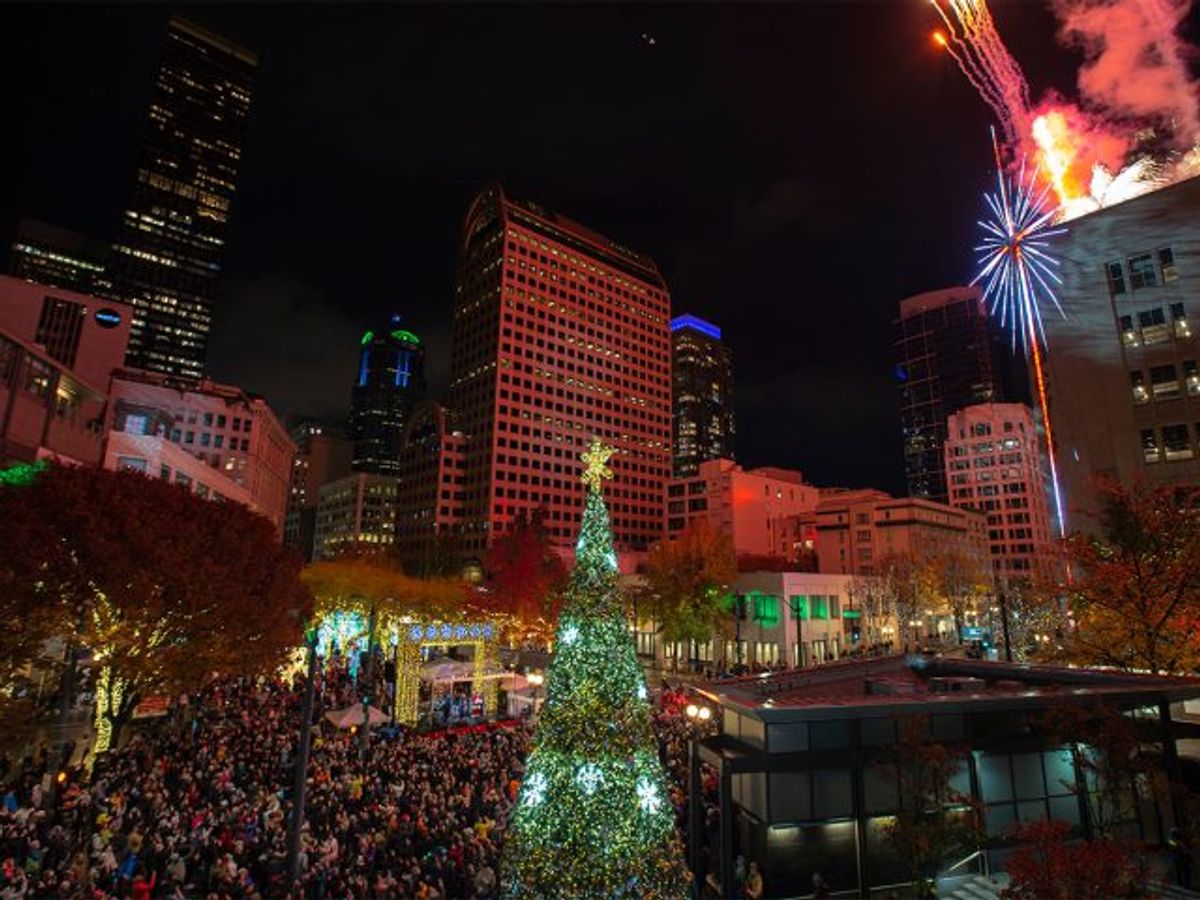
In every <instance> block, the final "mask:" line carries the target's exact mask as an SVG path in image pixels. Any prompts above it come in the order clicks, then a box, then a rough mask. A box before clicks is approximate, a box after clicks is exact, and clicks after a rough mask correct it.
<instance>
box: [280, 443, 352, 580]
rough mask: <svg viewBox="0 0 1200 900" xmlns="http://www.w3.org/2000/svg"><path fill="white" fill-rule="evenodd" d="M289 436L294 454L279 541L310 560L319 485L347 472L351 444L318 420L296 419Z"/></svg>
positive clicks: (318, 499) (348, 471)
mask: <svg viewBox="0 0 1200 900" xmlns="http://www.w3.org/2000/svg"><path fill="white" fill-rule="evenodd" d="M291 436H292V441H293V442H295V444H296V455H295V457H294V458H293V459H292V477H291V484H290V486H289V489H288V505H287V516H286V518H285V519H284V522H283V542H284V543H285V544H287V545H288V546H289V547H294V548H296V550H298V551H299V552H300V555H301V556H303V557H304V559H305V560H311V559H312V558H313V542H314V538H315V535H316V524H317V504H318V502H319V501H320V497H321V488H322V487H323V486H325V485H326V484H329V482H331V481H336V480H337V479H339V478H343V477H345V476H346V475H349V474H350V458H351V453H352V451H353V445H352V444H351V443H350V442H349V441H348V440H347V439H346V438H345V436H344V435H342V434H341V433H340V432H339V431H337V429H335V428H333V427H331V426H329V425H325V424H322V423H320V422H298V423H297V424H295V425H294V426H293V427H292V430H291Z"/></svg>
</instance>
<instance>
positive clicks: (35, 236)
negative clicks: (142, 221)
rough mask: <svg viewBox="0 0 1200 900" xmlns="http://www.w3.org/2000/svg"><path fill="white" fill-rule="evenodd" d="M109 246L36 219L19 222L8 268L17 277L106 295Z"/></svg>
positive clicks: (110, 287)
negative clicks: (106, 266)
mask: <svg viewBox="0 0 1200 900" xmlns="http://www.w3.org/2000/svg"><path fill="white" fill-rule="evenodd" d="M108 253H109V247H108V245H107V244H106V243H104V242H103V241H99V240H96V239H94V238H90V237H87V236H86V235H82V234H78V233H76V232H74V231H68V230H67V229H66V228H59V227H58V226H57V225H48V224H46V223H45V222H38V221H35V220H34V219H22V220H21V221H20V222H18V223H17V237H16V240H14V241H13V245H12V255H11V256H10V257H9V266H8V271H9V273H10V274H12V275H15V276H16V277H17V278H24V279H25V280H26V281H36V282H37V283H38V284H47V285H53V286H54V287H61V288H66V289H67V290H70V291H77V292H79V293H80V294H91V295H93V296H99V297H107V296H109V295H110V294H111V293H112V283H111V282H110V281H109V280H108V279H107V278H106V277H105V274H104V269H105V265H106V262H107V260H108Z"/></svg>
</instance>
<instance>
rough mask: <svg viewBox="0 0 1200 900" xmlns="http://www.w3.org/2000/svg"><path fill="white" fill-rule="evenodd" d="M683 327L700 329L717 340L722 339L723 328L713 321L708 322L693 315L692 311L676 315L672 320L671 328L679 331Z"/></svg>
mask: <svg viewBox="0 0 1200 900" xmlns="http://www.w3.org/2000/svg"><path fill="white" fill-rule="evenodd" d="M681 328H690V329H692V330H693V331H698V332H700V333H701V334H706V335H708V336H709V337H710V338H712V339H713V340H715V341H719V340H720V339H721V329H720V328H718V327H717V326H716V325H714V324H713V323H712V322H706V321H704V319H701V318H700V317H699V316H693V315H691V314H690V313H685V314H684V315H682V316H676V317H675V318H673V319H672V320H671V330H672V331H678V330H679V329H681Z"/></svg>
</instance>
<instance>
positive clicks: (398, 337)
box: [349, 315, 425, 475]
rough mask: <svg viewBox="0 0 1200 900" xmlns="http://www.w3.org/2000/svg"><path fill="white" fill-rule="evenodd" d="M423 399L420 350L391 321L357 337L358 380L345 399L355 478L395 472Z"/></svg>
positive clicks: (413, 338)
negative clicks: (406, 430)
mask: <svg viewBox="0 0 1200 900" xmlns="http://www.w3.org/2000/svg"><path fill="white" fill-rule="evenodd" d="M424 393H425V348H424V346H422V344H421V339H420V338H418V337H417V336H416V335H415V334H413V333H412V332H411V331H408V330H406V329H404V328H401V327H400V316H398V315H394V316H392V317H391V319H390V320H389V321H388V325H387V327H386V328H384V329H381V330H380V331H368V332H367V333H366V334H364V335H363V336H362V349H361V350H360V352H359V356H358V377H357V378H356V379H355V382H354V389H353V391H352V393H351V399H350V427H349V436H350V440H352V441H353V442H354V468H355V470H356V471H358V472H372V473H375V474H377V475H395V474H397V473H398V472H399V461H398V457H399V453H400V436H401V434H402V432H403V431H404V423H405V421H406V420H407V419H408V414H409V413H410V412H411V410H412V408H413V406H414V405H415V404H416V403H417V401H419V400H420V399H421V396H422V395H423V394H424Z"/></svg>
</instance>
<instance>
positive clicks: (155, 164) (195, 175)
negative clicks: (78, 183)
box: [107, 17, 258, 379]
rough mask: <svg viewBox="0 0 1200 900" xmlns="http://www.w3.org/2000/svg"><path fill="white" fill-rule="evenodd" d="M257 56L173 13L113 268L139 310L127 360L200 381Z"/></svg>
mask: <svg viewBox="0 0 1200 900" xmlns="http://www.w3.org/2000/svg"><path fill="white" fill-rule="evenodd" d="M257 68H258V59H257V57H256V56H255V55H254V54H253V53H250V52H249V51H248V50H243V49H242V48H241V47H239V46H237V45H236V44H234V43H233V42H232V41H229V40H227V39H226V38H224V37H221V36H220V35H218V34H214V33H213V32H211V31H209V30H207V29H205V28H202V27H200V26H199V25H196V24H194V23H192V22H188V21H186V20H185V19H180V18H178V17H174V18H172V19H171V22H170V25H169V26H168V28H167V39H166V44H165V46H164V48H163V54H162V60H161V63H160V65H159V69H158V74H157V76H156V78H155V82H154V92H153V94H152V96H151V98H150V112H149V118H148V121H147V122H146V130H145V133H144V135H143V138H142V147H141V157H140V159H139V161H138V167H137V177H136V181H135V182H134V186H133V194H132V197H131V199H130V201H129V206H128V208H127V209H126V210H125V215H124V217H123V221H122V225H121V235H120V237H119V238H118V239H117V241H116V242H115V243H114V244H113V248H112V255H111V256H110V257H109V269H108V273H107V274H108V275H109V276H110V277H111V279H112V281H113V291H114V293H115V296H116V297H117V298H118V299H120V300H123V301H125V302H126V303H128V304H129V305H130V306H132V307H133V329H132V333H131V334H130V338H129V350H128V351H127V353H126V355H125V364H126V365H127V366H130V367H132V368H138V369H148V370H150V371H154V372H161V373H163V374H165V375H176V376H180V377H183V378H189V379H199V378H200V377H201V376H202V375H203V374H204V366H205V362H206V359H207V355H208V333H209V330H210V329H211V327H212V306H213V295H214V287H215V283H216V280H217V276H218V275H219V274H220V272H221V262H222V260H223V259H224V256H225V239H226V236H227V235H228V231H229V224H228V223H229V214H230V208H231V207H232V205H233V197H234V194H235V192H236V190H237V178H238V170H239V169H240V167H241V156H242V137H243V134H244V132H245V128H246V119H247V117H248V116H249V114H250V97H251V89H252V85H253V82H254V76H255V73H256V71H257Z"/></svg>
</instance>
